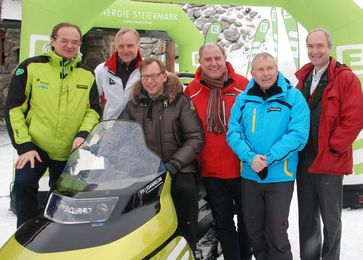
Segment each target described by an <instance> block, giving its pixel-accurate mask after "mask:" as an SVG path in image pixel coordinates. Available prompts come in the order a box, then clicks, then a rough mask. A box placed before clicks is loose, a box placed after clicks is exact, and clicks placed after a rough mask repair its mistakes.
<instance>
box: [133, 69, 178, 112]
mask: <svg viewBox="0 0 363 260" xmlns="http://www.w3.org/2000/svg"><path fill="white" fill-rule="evenodd" d="M181 93H183V84H182V83H181V82H180V80H179V78H178V77H177V76H175V75H174V74H172V73H169V74H168V79H167V80H166V82H165V83H164V92H163V94H162V95H161V96H160V97H158V98H157V99H156V101H160V100H166V101H167V103H169V104H170V103H171V102H173V101H174V100H175V99H176V98H177V97H178V96H179V95H180V94H181ZM131 100H132V102H133V103H134V104H135V105H137V104H138V103H140V102H141V101H146V102H151V101H152V99H151V98H150V97H149V96H148V95H147V92H146V91H145V90H144V88H143V87H142V84H141V80H138V81H137V82H136V83H135V85H134V87H133V88H132V94H131Z"/></svg>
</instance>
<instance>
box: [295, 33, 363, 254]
mask: <svg viewBox="0 0 363 260" xmlns="http://www.w3.org/2000/svg"><path fill="white" fill-rule="evenodd" d="M306 44H307V49H308V57H309V59H310V61H311V63H308V64H306V65H305V66H304V67H302V68H301V69H300V70H298V71H297V72H296V76H297V78H298V79H299V83H298V85H297V88H298V89H300V90H301V92H302V93H303V95H304V97H305V98H306V100H307V102H308V104H309V108H310V136H309V140H308V143H307V145H306V147H305V149H304V150H303V151H302V152H301V153H300V158H299V160H300V161H299V165H298V175H297V192H298V193H297V194H298V203H299V233H300V234H299V235H300V257H301V259H302V260H310V259H312V260H313V259H329V260H337V259H339V254H340V239H341V230H342V226H341V212H342V204H343V185H342V182H343V176H344V175H345V174H351V173H352V168H353V158H352V143H353V141H354V140H355V139H356V137H357V135H358V134H359V132H360V131H361V130H362V127H363V117H362V114H363V95H362V88H361V84H360V81H359V79H358V78H357V77H356V76H355V75H354V73H353V72H352V70H351V69H350V68H349V67H347V66H346V65H343V64H340V63H339V62H338V61H336V60H335V59H333V58H332V57H330V53H331V49H332V40H331V35H330V33H329V32H328V31H326V30H324V29H315V30H313V31H311V32H310V33H309V34H308V36H307V38H306ZM320 217H321V218H322V220H323V223H324V242H323V245H322V235H321V229H320Z"/></svg>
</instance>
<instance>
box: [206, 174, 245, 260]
mask: <svg viewBox="0 0 363 260" xmlns="http://www.w3.org/2000/svg"><path fill="white" fill-rule="evenodd" d="M203 179H204V183H205V186H206V189H207V194H208V201H209V203H210V206H211V209H212V214H213V218H214V221H215V224H216V231H217V236H218V240H219V242H220V243H221V246H222V252H223V256H224V259H225V260H231V259H238V260H240V259H250V257H251V247H250V244H249V241H248V236H247V232H246V229H245V225H244V223H243V218H242V208H241V179H240V178H239V177H238V178H235V179H220V178H212V177H205V178H203ZM235 213H237V220H238V230H236V226H235V223H234V220H233V218H234V214H235Z"/></svg>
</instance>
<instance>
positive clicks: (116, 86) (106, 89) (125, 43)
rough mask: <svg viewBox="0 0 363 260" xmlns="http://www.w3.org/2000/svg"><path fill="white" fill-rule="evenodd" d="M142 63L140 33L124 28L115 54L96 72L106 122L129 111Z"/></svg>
mask: <svg viewBox="0 0 363 260" xmlns="http://www.w3.org/2000/svg"><path fill="white" fill-rule="evenodd" d="M141 61H142V56H141V52H140V37H139V33H138V32H137V31H136V30H134V29H133V28H123V29H120V30H119V31H118V32H117V34H116V35H115V52H114V53H113V54H112V55H111V57H110V58H109V59H108V60H107V61H106V62H103V63H101V64H99V65H98V66H97V67H96V69H95V74H96V82H97V87H98V93H99V95H100V100H101V104H102V106H103V114H102V119H103V120H107V119H116V118H118V116H119V115H120V113H121V112H122V110H123V109H124V108H125V106H126V103H127V102H128V101H129V99H130V93H131V89H132V86H133V85H134V83H135V82H136V81H138V80H139V78H140V72H139V69H138V67H139V64H140V62H141Z"/></svg>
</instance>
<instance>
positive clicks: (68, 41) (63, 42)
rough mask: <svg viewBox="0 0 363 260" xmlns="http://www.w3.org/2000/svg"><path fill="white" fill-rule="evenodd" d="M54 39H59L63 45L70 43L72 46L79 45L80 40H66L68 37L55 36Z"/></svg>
mask: <svg viewBox="0 0 363 260" xmlns="http://www.w3.org/2000/svg"><path fill="white" fill-rule="evenodd" d="M54 39H59V41H60V42H61V44H64V45H68V44H71V45H72V46H73V47H78V46H79V45H81V42H80V41H76V40H68V39H64V38H57V37H55V38H54Z"/></svg>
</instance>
